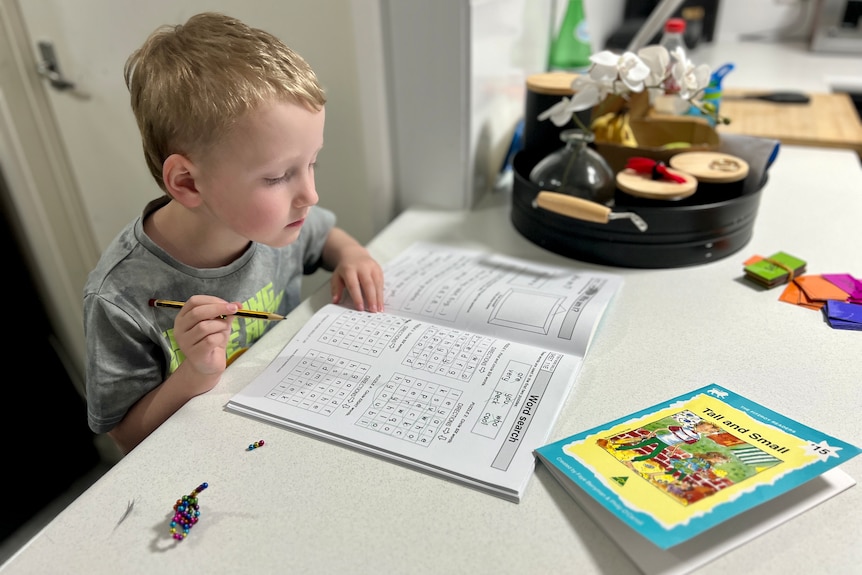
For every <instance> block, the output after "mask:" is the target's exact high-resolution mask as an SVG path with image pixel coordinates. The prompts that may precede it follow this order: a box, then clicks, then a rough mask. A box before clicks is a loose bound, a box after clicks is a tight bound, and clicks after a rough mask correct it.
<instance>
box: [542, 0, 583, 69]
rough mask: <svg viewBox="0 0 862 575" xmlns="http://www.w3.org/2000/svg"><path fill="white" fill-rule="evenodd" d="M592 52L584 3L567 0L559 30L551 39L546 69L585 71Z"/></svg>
mask: <svg viewBox="0 0 862 575" xmlns="http://www.w3.org/2000/svg"><path fill="white" fill-rule="evenodd" d="M592 53H593V51H592V48H591V47H590V35H589V31H588V30H587V19H586V18H585V17H584V3H583V2H582V1H581V0H569V5H568V7H566V15H565V16H564V17H563V23H562V24H561V25H560V31H559V32H558V33H557V35H556V37H554V39H553V40H552V41H551V50H550V54H549V56H548V69H549V70H566V71H569V72H585V71H587V70H588V69H589V67H590V56H591V55H592Z"/></svg>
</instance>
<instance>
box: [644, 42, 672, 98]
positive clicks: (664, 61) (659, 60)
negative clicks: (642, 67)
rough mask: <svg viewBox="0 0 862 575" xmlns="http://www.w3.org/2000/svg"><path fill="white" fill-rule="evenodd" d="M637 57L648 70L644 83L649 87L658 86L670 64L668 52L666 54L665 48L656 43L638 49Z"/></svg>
mask: <svg viewBox="0 0 862 575" xmlns="http://www.w3.org/2000/svg"><path fill="white" fill-rule="evenodd" d="M638 57H640V59H641V60H642V61H643V63H644V64H646V65H647V66H648V67H649V70H650V73H649V76H648V77H647V79H646V80H645V81H644V82H645V83H646V85H647V86H648V87H650V88H655V87H657V86H660V85H661V83H662V82H663V81H664V78H665V76H666V75H667V68H668V66H669V65H670V54H668V52H667V48H665V47H664V46H660V45H658V44H653V45H651V46H645V47H643V48H641V49H640V50H638Z"/></svg>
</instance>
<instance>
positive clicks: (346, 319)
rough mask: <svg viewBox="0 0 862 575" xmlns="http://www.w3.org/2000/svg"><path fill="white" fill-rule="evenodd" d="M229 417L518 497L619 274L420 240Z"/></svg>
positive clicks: (325, 311) (304, 332)
mask: <svg viewBox="0 0 862 575" xmlns="http://www.w3.org/2000/svg"><path fill="white" fill-rule="evenodd" d="M384 278H385V294H384V295H385V313H363V312H358V311H355V310H354V309H353V308H352V306H350V305H327V306H324V307H322V308H321V309H320V310H319V311H317V312H316V313H315V314H314V316H313V317H312V318H311V319H310V320H309V321H308V322H307V323H306V325H305V326H303V327H302V329H300V331H299V332H297V334H296V335H295V336H294V337H293V339H292V340H291V341H290V342H288V343H287V345H285V347H284V348H283V349H282V351H281V352H280V353H279V355H278V356H277V357H276V358H275V359H274V360H273V361H272V363H271V364H270V365H269V366H268V367H267V368H266V369H265V370H264V371H263V372H261V374H260V375H259V376H258V377H256V378H255V379H254V380H253V381H251V382H250V383H249V385H248V386H247V387H246V388H245V389H243V390H242V391H240V392H239V393H237V394H236V395H235V396H234V397H232V398H231V399H230V401H229V402H228V404H227V406H226V408H227V409H228V410H230V411H234V412H238V413H243V414H247V415H251V416H253V417H257V418H260V419H262V420H265V421H268V422H272V423H276V424H278V425H282V426H285V427H288V428H291V429H294V430H299V431H302V432H305V433H309V434H312V435H314V436H317V437H321V438H325V439H329V440H332V441H335V442H338V443H342V444H345V445H348V446H351V447H354V448H356V449H360V450H363V451H366V452H368V453H371V454H375V455H378V456H381V457H384V458H389V459H392V460H394V461H397V462H400V463H403V464H406V465H409V466H412V467H415V468H416V469H419V470H423V471H426V472H429V473H432V474H437V475H440V476H443V477H446V478H449V479H452V480H455V481H459V482H462V483H464V484H467V485H470V486H473V487H476V488H479V489H483V490H486V491H488V492H491V493H493V494H495V495H498V496H501V497H504V498H506V499H509V500H511V501H516V502H517V501H520V500H521V497H522V496H523V494H524V491H525V489H526V487H527V483H528V481H529V479H530V478H531V477H532V475H533V473H534V470H535V457H534V456H533V450H534V449H535V448H537V447H539V446H541V445H543V444H544V443H546V442H547V440H548V435H549V434H550V431H551V429H552V428H553V425H554V423H555V422H556V420H557V417H558V415H559V412H560V409H561V408H562V405H563V403H564V402H565V400H566V398H567V396H568V394H569V391H570V389H571V388H572V386H573V385H574V383H575V380H576V377H577V374H578V372H579V371H580V368H581V365H582V363H583V361H584V357H585V355H586V353H587V349H588V347H589V344H590V342H591V341H592V339H593V336H594V333H595V331H596V329H597V327H598V324H599V321H600V319H601V318H602V315H603V314H604V312H605V310H606V308H607V306H608V303H609V302H610V301H611V299H612V297H613V296H614V294H615V293H617V291H618V290H619V289H620V287H621V285H622V279H621V277H620V276H617V275H613V274H607V273H602V272H593V271H585V270H579V269H576V268H573V267H568V266H549V265H544V264H538V263H536V262H531V261H527V260H522V259H517V258H510V257H503V256H499V255H495V254H489V253H485V252H482V251H477V250H469V249H462V248H454V247H447V246H442V245H435V244H430V243H417V244H414V245H413V246H411V247H410V248H409V249H407V250H406V251H405V252H403V253H402V254H401V255H400V256H399V257H397V258H395V259H394V260H393V261H391V262H390V263H388V264H386V265H385V266H384Z"/></svg>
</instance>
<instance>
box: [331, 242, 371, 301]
mask: <svg viewBox="0 0 862 575" xmlns="http://www.w3.org/2000/svg"><path fill="white" fill-rule="evenodd" d="M341 255H342V257H341V258H340V260H339V262H338V265H337V266H336V267H335V269H334V270H333V272H332V279H331V281H330V285H331V286H332V303H339V302H340V301H342V299H343V298H344V288H345V287H346V288H347V293H349V294H350V299H352V300H353V305H354V306H356V309H357V310H359V311H370V312H379V311H383V269H382V268H381V267H380V264H378V263H377V261H376V260H375V259H374V258H372V257H371V255H370V254H369V253H368V250H366V249H365V248H364V247H362V246H360V245H359V244H357V245H356V246H353V247H350V248H347V249H344V250H343V251H342V254H341Z"/></svg>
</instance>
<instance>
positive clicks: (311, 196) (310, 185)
mask: <svg viewBox="0 0 862 575" xmlns="http://www.w3.org/2000/svg"><path fill="white" fill-rule="evenodd" d="M319 199H320V198H319V197H318V195H317V187H316V186H315V185H314V178H307V179H305V180H303V182H302V185H301V186H300V188H299V193H298V194H297V195H296V197H295V198H294V203H295V204H297V205H298V206H299V207H305V206H313V205H315V204H317V202H318V200H319Z"/></svg>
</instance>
